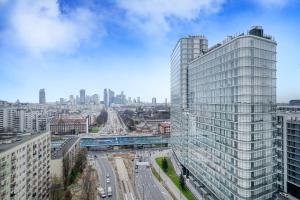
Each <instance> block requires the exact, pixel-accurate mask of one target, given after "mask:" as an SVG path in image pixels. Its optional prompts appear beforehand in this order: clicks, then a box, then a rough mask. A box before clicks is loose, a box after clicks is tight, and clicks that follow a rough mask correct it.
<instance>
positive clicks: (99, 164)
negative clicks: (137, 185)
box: [91, 153, 117, 200]
mask: <svg viewBox="0 0 300 200" xmlns="http://www.w3.org/2000/svg"><path fill="white" fill-rule="evenodd" d="M95 154H96V155H97V158H96V168H97V171H98V175H99V183H100V184H101V187H102V188H104V190H105V191H106V193H107V187H108V186H111V188H112V196H111V197H106V198H105V199H108V200H117V188H116V177H115V173H114V171H113V167H112V165H111V164H110V163H109V161H108V160H107V157H106V156H105V155H103V154H101V153H91V155H93V156H94V155H95ZM107 174H109V179H110V183H107V182H106V175H107Z"/></svg>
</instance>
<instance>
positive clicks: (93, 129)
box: [91, 127, 99, 133]
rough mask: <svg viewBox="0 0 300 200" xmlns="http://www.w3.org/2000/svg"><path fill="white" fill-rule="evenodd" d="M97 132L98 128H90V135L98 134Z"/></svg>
mask: <svg viewBox="0 0 300 200" xmlns="http://www.w3.org/2000/svg"><path fill="white" fill-rule="evenodd" d="M98 132H99V127H92V128H91V133H98Z"/></svg>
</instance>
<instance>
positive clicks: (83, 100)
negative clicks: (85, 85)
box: [79, 89, 85, 105]
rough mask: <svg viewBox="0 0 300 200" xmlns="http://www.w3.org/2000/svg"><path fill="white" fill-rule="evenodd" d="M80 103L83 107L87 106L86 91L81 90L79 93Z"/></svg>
mask: <svg viewBox="0 0 300 200" xmlns="http://www.w3.org/2000/svg"><path fill="white" fill-rule="evenodd" d="M79 102H80V104H81V105H84V104H85V90H84V89H81V90H80V91H79Z"/></svg>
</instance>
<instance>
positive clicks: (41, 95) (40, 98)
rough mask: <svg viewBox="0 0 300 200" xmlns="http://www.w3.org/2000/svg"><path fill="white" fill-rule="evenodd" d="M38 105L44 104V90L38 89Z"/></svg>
mask: <svg viewBox="0 0 300 200" xmlns="http://www.w3.org/2000/svg"><path fill="white" fill-rule="evenodd" d="M39 103H40V104H46V92H45V89H40V91H39Z"/></svg>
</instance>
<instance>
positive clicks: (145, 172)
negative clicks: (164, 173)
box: [135, 151, 170, 200]
mask: <svg viewBox="0 0 300 200" xmlns="http://www.w3.org/2000/svg"><path fill="white" fill-rule="evenodd" d="M137 155H138V156H139V157H141V158H142V159H141V161H149V157H148V152H143V151H139V152H138V153H137ZM137 161H138V159H136V161H135V162H137ZM137 171H138V173H135V186H136V187H137V190H138V192H139V194H140V197H141V199H142V200H153V199H155V200H165V199H170V197H169V195H168V194H167V192H166V191H165V190H164V188H162V186H161V185H160V184H159V183H158V182H157V181H155V180H154V177H153V175H152V172H151V168H148V167H146V166H142V165H140V166H138V169H137Z"/></svg>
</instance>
